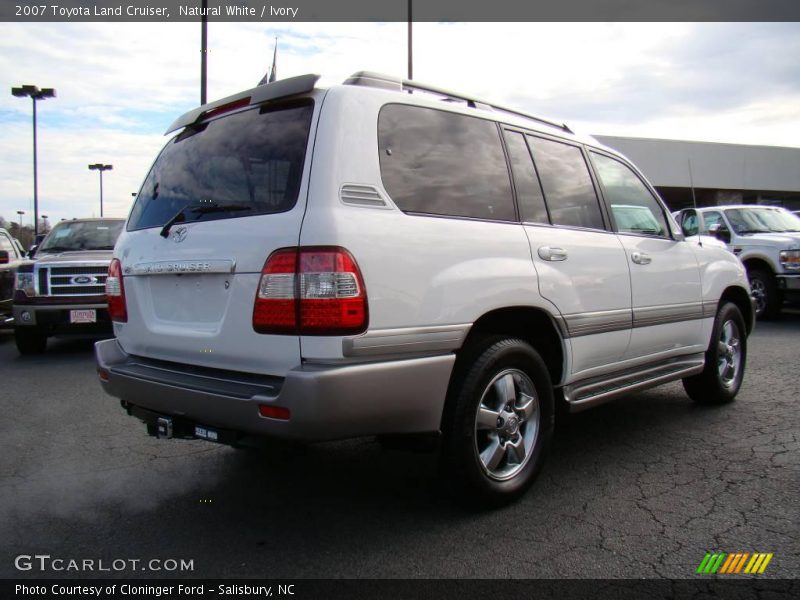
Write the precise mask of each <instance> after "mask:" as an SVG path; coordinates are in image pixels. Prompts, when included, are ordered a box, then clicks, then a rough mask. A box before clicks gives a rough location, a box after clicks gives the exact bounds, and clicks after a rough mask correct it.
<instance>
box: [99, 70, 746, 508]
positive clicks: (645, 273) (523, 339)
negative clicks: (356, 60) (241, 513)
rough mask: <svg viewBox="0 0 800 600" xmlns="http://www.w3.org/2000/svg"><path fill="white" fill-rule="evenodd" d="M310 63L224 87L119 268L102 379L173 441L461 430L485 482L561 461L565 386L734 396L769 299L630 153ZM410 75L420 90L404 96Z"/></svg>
mask: <svg viewBox="0 0 800 600" xmlns="http://www.w3.org/2000/svg"><path fill="white" fill-rule="evenodd" d="M317 79H318V77H317V76H314V75H306V76H301V77H295V78H292V79H286V80H283V81H278V82H275V83H271V84H267V85H262V86H259V87H256V88H254V89H251V90H248V91H246V92H242V93H240V94H236V95H234V96H231V97H229V98H225V99H223V100H220V101H218V102H214V103H211V104H207V105H204V106H201V107H199V108H197V109H195V110H193V111H191V112H189V113H187V114H185V115H183V116H182V117H180V118H179V119H178V120H176V121H175V122H174V123H173V125H172V126H171V127H170V130H169V131H176V132H177V134H176V135H175V137H173V138H172V139H171V140H170V141H169V142H168V143H167V145H166V147H165V148H164V149H163V150H162V151H161V154H160V155H159V156H158V158H157V159H156V161H155V163H154V164H153V166H152V168H151V170H150V172H149V174H148V175H147V177H146V179H145V181H144V184H143V185H142V188H141V191H140V192H139V194H138V197H137V199H136V204H135V205H134V207H133V209H132V211H131V214H130V216H129V218H128V222H127V226H126V230H125V231H124V232H123V233H122V235H121V237H120V239H119V242H118V243H117V246H116V249H115V252H114V259H113V262H112V264H111V266H110V269H109V274H108V279H107V282H106V286H107V294H108V300H109V310H110V313H111V317H112V319H113V321H114V330H115V333H116V336H117V338H116V339H114V340H108V341H104V342H100V343H98V344H97V346H96V354H97V362H98V368H99V377H100V380H101V382H102V385H103V387H104V388H105V390H106V391H107V392H108V393H109V394H111V395H113V396H116V397H118V398H120V399H121V401H122V406H123V407H124V408H126V409H127V410H128V412H129V413H130V414H132V415H135V416H136V417H138V418H140V419H142V420H143V421H145V422H146V423H147V424H148V429H149V431H150V432H151V433H153V434H156V435H159V436H161V437H171V436H176V437H178V436H185V437H201V438H205V439H211V440H215V441H218V442H225V443H231V444H238V443H240V442H241V441H242V440H243V439H244V438H245V437H247V436H267V437H273V438H283V439H291V440H300V441H320V440H331V439H339V438H347V437H353V436H363V435H386V434H425V433H431V434H437V433H440V434H441V442H440V444H439V447H440V451H441V460H442V461H443V467H444V472H445V473H446V474H447V475H448V476H449V477H450V480H451V482H452V483H453V485H454V486H455V487H454V489H456V490H459V492H460V494H461V496H462V497H464V498H469V499H472V500H475V501H477V502H482V503H489V504H499V503H503V502H507V501H509V500H511V499H513V498H515V497H517V496H519V495H520V494H521V493H522V492H523V491H524V490H525V489H526V487H527V486H528V485H529V484H530V483H531V482H532V481H533V480H534V478H535V476H536V474H537V473H538V472H539V470H540V468H541V466H542V463H543V460H544V457H545V454H546V450H547V446H548V443H549V441H550V438H551V434H552V431H553V424H554V414H555V406H554V405H555V404H556V402H564V403H565V404H566V406H568V407H569V408H570V409H571V410H573V411H576V410H581V409H583V408H586V407H589V406H593V405H596V404H598V403H600V402H604V401H606V400H608V399H610V398H613V397H615V396H618V395H620V394H623V393H625V392H630V391H633V390H640V389H643V388H646V387H650V386H654V385H657V384H661V383H664V382H668V381H673V380H678V379H682V380H683V382H684V387H685V388H686V391H687V392H688V394H689V396H690V397H691V398H692V399H694V400H695V401H697V402H702V403H723V402H728V401H730V400H733V398H734V396H736V394H737V392H738V391H739V388H740V386H741V384H742V377H743V375H744V369H745V359H746V356H747V336H748V333H749V332H750V330H751V328H752V326H753V305H752V302H751V297H750V290H749V287H748V282H747V278H746V276H745V272H744V269H743V268H742V265H741V263H740V262H739V261H738V260H737V259H736V257H735V256H734V255H733V254H731V253H729V252H727V251H726V250H724V249H721V248H719V247H708V246H705V247H704V246H700V245H698V244H696V243H691V242H688V241H685V240H684V239H683V235H682V233H681V232H680V229H679V228H678V226H677V224H676V223H675V221H674V220H673V219H672V217H671V216H670V215H669V214H668V212H667V210H666V209H665V207H664V205H663V204H662V202H661V201H660V200H659V198H658V196H657V194H656V193H655V192H654V191H653V188H652V186H650V184H648V183H647V181H646V180H645V178H644V177H643V176H642V175H641V174H640V173H639V172H638V171H637V170H636V169H635V168H634V167H633V166H632V165H631V164H630V163H629V162H628V161H627V160H626V159H625V158H624V157H622V156H620V155H619V154H618V153H616V152H615V151H613V150H611V149H609V148H605V147H603V146H601V145H599V144H598V143H597V142H596V141H595V140H593V139H591V138H586V137H580V136H577V135H575V134H573V133H572V132H571V131H570V129H569V128H568V127H567V126H565V125H560V124H557V123H553V122H550V121H546V120H544V119H540V118H537V117H533V116H530V115H526V114H523V113H519V112H517V111H514V110H510V109H507V108H502V107H499V106H495V105H492V104H489V103H486V102H483V101H480V100H477V99H474V98H470V97H466V96H462V95H457V94H453V93H451V92H447V91H444V90H439V89H437V88H433V87H429V86H423V85H421V84H418V83H416V82H409V81H403V80H399V79H392V78H390V77H385V76H381V75H376V74H372V73H365V72H360V73H356V74H355V75H353V76H352V77H350V78H349V79H348V80H347V81H345V82H344V84H343V85H338V86H333V87H330V88H328V89H321V88H318V87H316V82H317ZM403 92H413V93H403Z"/></svg>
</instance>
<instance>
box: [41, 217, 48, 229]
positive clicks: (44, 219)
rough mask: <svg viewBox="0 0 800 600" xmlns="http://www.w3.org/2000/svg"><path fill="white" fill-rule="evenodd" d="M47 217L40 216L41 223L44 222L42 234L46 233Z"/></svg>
mask: <svg viewBox="0 0 800 600" xmlns="http://www.w3.org/2000/svg"><path fill="white" fill-rule="evenodd" d="M47 219H48V217H47V215H42V221H44V233H47Z"/></svg>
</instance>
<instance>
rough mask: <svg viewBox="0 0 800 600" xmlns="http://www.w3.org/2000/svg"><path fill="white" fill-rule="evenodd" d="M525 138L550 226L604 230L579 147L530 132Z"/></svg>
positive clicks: (587, 170)
mask: <svg viewBox="0 0 800 600" xmlns="http://www.w3.org/2000/svg"><path fill="white" fill-rule="evenodd" d="M526 137H527V138H528V143H529V144H530V147H531V151H532V152H533V160H534V163H535V164H536V170H537V171H538V172H539V177H540V179H541V182H542V189H543V190H544V198H545V202H546V203H547V210H548V211H549V212H550V219H551V220H552V222H553V225H571V226H574V227H588V228H591V229H605V226H604V224H603V216H602V213H601V212H600V204H599V203H598V200H597V194H596V193H595V191H594V185H592V178H591V176H590V175H589V167H588V165H587V164H586V160H585V159H584V158H583V152H581V149H580V148H578V147H576V146H572V145H570V144H563V143H561V142H554V141H552V140H546V139H544V138H540V137H535V136H531V135H529V136H526Z"/></svg>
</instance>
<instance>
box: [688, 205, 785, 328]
mask: <svg viewBox="0 0 800 600" xmlns="http://www.w3.org/2000/svg"><path fill="white" fill-rule="evenodd" d="M677 220H678V222H679V223H680V225H681V227H682V230H683V233H684V235H686V236H687V239H691V238H692V237H693V236H697V235H703V234H705V235H709V234H710V235H714V236H715V237H716V238H717V239H719V240H721V241H723V242H725V243H726V244H727V246H728V248H729V249H730V250H731V251H732V252H733V253H734V254H735V255H736V256H738V257H739V259H740V260H741V261H742V263H743V264H744V266H745V268H746V269H747V276H748V279H749V280H750V287H751V289H752V293H753V297H754V298H755V300H756V316H757V317H758V318H761V319H770V318H774V317H776V316H777V315H778V314H779V313H780V311H781V306H782V304H783V301H784V300H785V299H788V298H794V297H798V296H800V217H798V216H797V215H795V214H792V213H791V212H789V211H788V210H786V209H784V208H781V207H778V206H763V205H752V204H745V205H731V206H710V207H705V208H696V209H695V208H687V209H684V210H682V211H680V212H679V213H678V216H677Z"/></svg>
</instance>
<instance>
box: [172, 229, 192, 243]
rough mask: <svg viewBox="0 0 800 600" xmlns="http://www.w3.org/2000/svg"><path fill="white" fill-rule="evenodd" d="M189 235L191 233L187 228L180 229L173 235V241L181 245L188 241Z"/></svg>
mask: <svg viewBox="0 0 800 600" xmlns="http://www.w3.org/2000/svg"><path fill="white" fill-rule="evenodd" d="M187 233H189V230H188V229H187V228H186V227H178V228H177V229H176V230H175V233H173V234H172V241H173V242H175V243H176V244H179V243H180V242H182V241H183V240H185V239H186V234H187Z"/></svg>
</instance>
